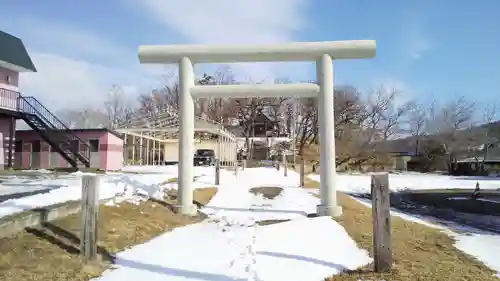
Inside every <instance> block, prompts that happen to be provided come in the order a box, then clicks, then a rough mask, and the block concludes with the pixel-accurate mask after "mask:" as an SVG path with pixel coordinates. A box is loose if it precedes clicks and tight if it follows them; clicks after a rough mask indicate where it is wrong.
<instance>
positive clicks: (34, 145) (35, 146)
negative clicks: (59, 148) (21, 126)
mask: <svg viewBox="0 0 500 281" xmlns="http://www.w3.org/2000/svg"><path fill="white" fill-rule="evenodd" d="M41 146H42V143H41V141H40V140H36V141H33V142H32V143H31V151H32V152H40V150H41Z"/></svg>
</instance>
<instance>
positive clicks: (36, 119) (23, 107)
mask: <svg viewBox="0 0 500 281" xmlns="http://www.w3.org/2000/svg"><path fill="white" fill-rule="evenodd" d="M17 108H18V111H19V113H20V114H21V118H22V119H23V120H24V122H26V124H28V125H29V126H30V127H31V128H32V129H33V130H35V131H36V132H38V133H39V134H40V136H41V137H42V139H43V140H44V141H46V142H47V143H48V144H49V145H50V146H51V147H52V149H54V150H55V151H57V152H58V153H59V154H61V156H62V157H63V158H64V159H65V160H66V161H68V163H70V164H71V166H73V167H75V168H78V167H80V166H81V165H83V166H85V167H87V168H89V167H90V147H89V145H88V144H87V143H85V142H84V141H83V140H81V139H80V138H79V137H78V136H76V135H75V134H74V133H73V132H72V131H71V130H70V129H69V128H68V127H67V126H66V125H64V123H63V122H62V121H61V120H59V119H58V118H57V117H56V116H55V115H54V114H52V113H51V112H50V111H49V110H48V109H47V108H46V107H45V106H43V105H42V104H41V103H40V102H39V101H38V100H37V99H36V98H35V97H23V96H21V95H19V96H18V98H17Z"/></svg>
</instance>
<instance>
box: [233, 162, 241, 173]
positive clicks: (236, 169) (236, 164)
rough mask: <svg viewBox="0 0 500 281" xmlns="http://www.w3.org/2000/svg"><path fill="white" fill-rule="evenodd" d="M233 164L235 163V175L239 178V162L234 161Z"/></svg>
mask: <svg viewBox="0 0 500 281" xmlns="http://www.w3.org/2000/svg"><path fill="white" fill-rule="evenodd" d="M233 163H234V175H235V176H238V168H239V167H240V165H239V162H238V161H234V162H233Z"/></svg>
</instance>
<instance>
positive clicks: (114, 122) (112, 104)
mask: <svg viewBox="0 0 500 281" xmlns="http://www.w3.org/2000/svg"><path fill="white" fill-rule="evenodd" d="M104 109H105V111H106V113H107V115H108V121H109V122H108V125H109V127H110V128H112V129H114V128H116V127H117V126H118V125H119V124H120V123H123V122H127V121H130V120H131V118H132V117H133V115H134V109H133V107H132V104H131V101H129V100H128V99H127V97H126V95H125V93H124V92H123V89H122V87H120V86H117V85H114V86H113V87H112V88H111V90H110V91H109V93H108V97H107V100H106V101H105V102H104Z"/></svg>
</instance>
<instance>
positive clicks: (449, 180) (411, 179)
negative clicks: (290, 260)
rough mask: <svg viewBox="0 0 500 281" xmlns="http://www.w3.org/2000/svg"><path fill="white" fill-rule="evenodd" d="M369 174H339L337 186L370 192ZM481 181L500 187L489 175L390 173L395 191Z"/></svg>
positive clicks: (482, 185)
mask: <svg viewBox="0 0 500 281" xmlns="http://www.w3.org/2000/svg"><path fill="white" fill-rule="evenodd" d="M309 177H310V178H311V179H313V180H315V181H319V180H320V179H319V178H320V176H319V175H309ZM370 181H371V178H370V175H369V174H344V173H339V174H337V186H338V189H339V190H340V191H345V192H353V193H370ZM477 182H479V186H480V188H481V189H500V178H487V177H453V176H444V175H433V174H419V173H408V174H405V173H403V174H390V175H389V188H390V189H391V190H393V191H400V190H404V189H411V190H417V189H447V188H463V189H474V188H475V187H476V183H477Z"/></svg>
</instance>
